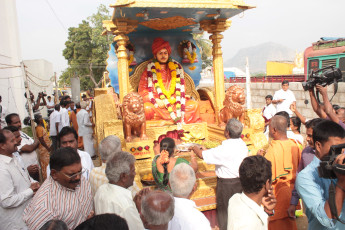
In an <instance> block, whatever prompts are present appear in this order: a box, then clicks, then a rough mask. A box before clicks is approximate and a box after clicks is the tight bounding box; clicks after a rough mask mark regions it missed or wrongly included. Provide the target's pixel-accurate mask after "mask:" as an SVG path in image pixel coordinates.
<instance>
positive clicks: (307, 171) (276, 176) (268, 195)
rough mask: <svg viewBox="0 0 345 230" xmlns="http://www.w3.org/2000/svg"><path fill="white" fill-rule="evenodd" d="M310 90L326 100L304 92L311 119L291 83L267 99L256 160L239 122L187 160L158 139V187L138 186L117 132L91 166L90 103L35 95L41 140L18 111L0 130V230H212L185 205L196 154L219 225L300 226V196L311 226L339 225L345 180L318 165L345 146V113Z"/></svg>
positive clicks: (193, 186)
mask: <svg viewBox="0 0 345 230" xmlns="http://www.w3.org/2000/svg"><path fill="white" fill-rule="evenodd" d="M316 90H317V91H319V93H320V95H321V96H322V98H323V104H321V103H319V101H318V100H317V99H316V97H315V92H314V89H311V90H309V94H310V100H311V104H312V107H313V109H314V111H315V113H316V114H317V115H318V116H319V117H318V118H314V119H309V120H308V119H306V118H305V117H304V116H303V115H302V114H301V113H300V112H299V111H298V110H297V108H296V103H295V102H296V99H295V98H294V96H293V93H292V92H291V91H289V90H288V82H285V81H284V82H283V83H282V89H281V90H279V91H277V92H276V93H275V95H274V96H273V97H272V96H270V95H268V96H267V97H266V106H265V108H264V111H263V116H264V117H265V119H266V120H265V121H266V125H267V127H266V133H267V134H268V136H269V145H268V148H267V149H264V150H259V151H258V153H257V154H256V155H254V156H249V151H248V148H247V145H246V143H245V142H244V141H243V140H242V138H241V134H242V131H243V124H242V123H241V122H240V121H238V120H237V119H230V120H229V121H228V122H227V124H226V127H225V130H224V137H225V138H226V140H225V141H223V142H222V144H221V145H219V146H218V147H215V148H213V149H206V148H205V147H203V146H200V145H193V146H191V147H190V149H189V151H190V162H189V161H187V160H185V159H184V158H182V157H177V156H176V152H177V150H176V144H177V143H178V142H177V141H178V140H176V139H173V138H170V137H168V136H169V135H165V136H162V138H159V139H158V141H157V146H155V151H156V156H155V158H154V159H153V161H152V174H153V177H154V180H155V183H156V187H157V190H151V189H149V188H144V189H141V190H140V188H139V185H138V184H137V183H136V182H135V176H136V167H135V162H136V159H135V157H134V156H133V155H132V154H130V153H128V152H125V151H122V150H121V149H122V147H121V141H120V139H119V137H116V136H114V135H111V136H108V137H106V138H104V139H103V140H102V141H101V142H100V144H99V146H98V151H99V154H100V157H101V161H102V164H101V165H100V166H99V167H94V165H93V161H92V157H93V156H95V150H94V144H93V139H92V127H93V124H92V122H91V120H90V107H89V103H88V102H86V101H82V102H81V103H80V104H78V103H77V104H76V105H75V104H74V103H73V102H71V100H70V97H68V96H65V97H63V98H61V101H60V103H59V104H53V103H50V104H49V105H48V103H47V102H46V101H45V100H43V98H44V95H40V96H39V98H40V99H37V101H36V102H35V103H34V98H33V97H32V96H31V98H32V101H33V104H34V105H33V107H34V110H35V109H36V110H37V108H39V106H42V105H43V106H47V109H48V112H49V115H50V116H49V118H50V122H49V124H50V125H49V127H50V128H49V129H47V125H46V124H45V122H44V119H43V118H42V116H41V115H40V114H39V113H36V114H35V119H34V121H35V123H36V128H35V130H36V133H37V137H38V139H37V140H33V139H32V138H31V137H29V136H28V135H27V134H26V133H24V132H23V131H22V120H21V118H20V117H19V115H18V114H15V113H10V114H8V115H7V116H6V117H5V122H6V127H4V126H2V127H1V129H0V181H1V183H2V186H0V229H78V230H79V229H105V230H106V229H130V230H140V229H162V230H163V229H164V230H166V229H169V230H175V229H176V230H179V229H186V230H188V229H191V230H192V229H205V230H206V229H207V230H210V229H212V228H213V229H214V228H215V226H214V223H211V222H210V220H209V219H208V218H207V217H206V215H204V214H203V213H202V212H200V211H198V209H197V208H196V204H195V203H194V201H193V200H191V199H190V198H191V197H192V195H193V194H194V192H195V191H196V190H197V186H198V183H197V176H196V172H197V171H198V162H197V159H198V158H199V159H203V161H204V162H205V163H207V164H214V165H215V167H216V168H215V173H216V176H217V188H216V202H217V209H216V213H217V222H218V223H217V227H216V228H219V229H221V230H224V229H228V230H235V229H270V230H275V229H279V230H281V229H282V230H284V229H289V230H290V229H297V225H296V217H295V211H296V207H297V206H298V204H299V200H300V199H302V200H303V203H304V204H305V212H306V215H307V217H308V221H309V229H343V228H344V225H343V224H342V223H341V222H340V221H339V220H342V221H344V220H343V214H344V211H345V206H344V205H343V204H344V201H345V175H343V174H342V173H341V172H339V171H334V172H333V171H332V170H331V171H332V172H333V174H332V175H333V177H331V176H329V177H327V176H325V175H324V174H322V175H320V174H319V171H320V170H319V169H318V168H319V167H320V162H322V161H326V158H327V157H328V155H329V154H330V149H331V146H333V147H332V148H334V145H339V144H345V129H344V128H345V125H344V122H345V108H343V107H339V106H338V107H337V106H334V105H333V106H332V105H331V103H330V102H329V99H328V96H327V88H326V87H322V86H316ZM42 97H43V98H42ZM47 99H48V101H49V102H50V100H51V98H49V97H48V98H47ZM41 100H42V101H43V102H41ZM273 104H276V107H275V106H274V105H273ZM37 105H39V106H37ZM87 108H89V109H87ZM34 112H35V111H34ZM294 114H295V116H293V115H294ZM302 124H303V125H305V128H306V138H305V139H306V143H305V141H304V139H303V136H302V135H301V125H302ZM174 136H178V135H174ZM81 137H82V142H83V145H81V139H80V138H81ZM82 149H83V150H82ZM36 151H38V153H39V154H38V155H37V153H36ZM38 156H39V157H38ZM334 158H335V159H334V163H335V164H337V165H340V166H343V165H344V164H345V163H344V159H345V154H338V155H336V156H335V157H334ZM327 159H329V157H328V158H327ZM330 174H331V173H330ZM327 175H328V174H327ZM38 181H40V182H42V181H44V182H43V183H38ZM338 219H339V220H338Z"/></svg>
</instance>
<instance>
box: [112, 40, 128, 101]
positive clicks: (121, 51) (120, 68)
mask: <svg viewBox="0 0 345 230" xmlns="http://www.w3.org/2000/svg"><path fill="white" fill-rule="evenodd" d="M114 41H116V44H117V46H118V48H117V52H116V55H117V59H118V61H117V73H118V80H119V90H120V101H121V102H122V99H123V98H124V96H126V95H127V93H128V92H129V71H128V56H127V52H126V45H127V41H128V37H127V36H126V35H124V34H119V35H117V36H116V37H115V38H114Z"/></svg>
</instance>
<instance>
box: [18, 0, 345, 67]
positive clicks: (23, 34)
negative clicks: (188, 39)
mask: <svg viewBox="0 0 345 230" xmlns="http://www.w3.org/2000/svg"><path fill="white" fill-rule="evenodd" d="M114 2H115V1H114V0H111V1H110V0H68V1H67V0H55V1H53V0H31V1H28V0H17V1H16V4H17V15H18V25H19V35H20V42H21V51H22V57H23V59H24V60H25V59H46V60H48V61H49V62H51V63H53V65H54V71H56V72H58V73H60V72H61V71H62V70H64V69H65V68H66V67H67V61H66V60H65V59H64V57H63V56H62V50H63V49H64V47H65V46H64V44H65V42H66V40H67V36H68V32H67V29H68V28H69V27H75V26H78V24H79V23H81V21H82V20H83V19H86V18H87V17H88V16H90V15H92V14H93V13H95V12H96V10H97V7H98V6H99V5H100V4H104V5H106V6H108V5H109V4H111V3H114ZM245 2H246V3H249V4H252V5H255V6H256V8H255V9H251V10H248V11H246V12H245V13H244V14H241V15H240V16H236V17H234V18H233V19H232V26H231V27H230V28H229V29H228V30H227V31H226V32H225V33H224V39H223V42H222V46H223V56H224V60H228V59H230V58H231V57H232V56H234V55H235V54H236V52H238V51H239V50H240V49H241V48H246V47H251V46H255V45H258V44H261V43H265V42H275V43H279V44H283V45H286V46H287V47H289V48H291V49H294V50H297V51H299V52H300V51H303V50H304V49H305V48H307V47H308V46H310V45H311V43H312V42H316V41H317V40H318V39H319V38H320V37H323V36H327V37H331V36H332V37H341V36H345V33H344V30H343V26H344V25H343V23H342V22H343V21H344V19H343V16H342V15H343V10H344V8H345V1H343V0H328V1H324V0H290V1H286V0H247V1H245ZM50 6H51V7H50ZM52 9H53V11H54V12H55V14H56V15H57V17H56V16H55V15H54V13H53V11H52ZM57 18H58V19H57Z"/></svg>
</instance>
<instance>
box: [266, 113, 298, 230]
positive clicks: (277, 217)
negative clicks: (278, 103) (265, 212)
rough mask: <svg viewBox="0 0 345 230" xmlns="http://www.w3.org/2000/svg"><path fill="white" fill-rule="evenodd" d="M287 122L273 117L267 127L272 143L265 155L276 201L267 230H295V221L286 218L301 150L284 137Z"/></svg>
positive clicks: (284, 119)
mask: <svg viewBox="0 0 345 230" xmlns="http://www.w3.org/2000/svg"><path fill="white" fill-rule="evenodd" d="M286 129H287V120H286V118H285V117H283V116H280V115H275V116H274V117H273V118H272V119H271V122H270V125H269V134H270V137H272V139H273V140H272V141H271V143H270V145H269V147H268V149H267V153H266V155H265V157H266V159H267V160H269V161H271V163H272V186H273V189H274V195H275V196H276V199H277V205H276V207H275V214H274V216H271V217H270V219H269V223H268V229H269V230H274V229H279V230H285V229H286V230H288V229H289V230H294V229H296V230H297V226H296V221H295V219H293V218H290V217H289V216H288V212H287V210H288V208H289V205H290V199H291V192H292V190H293V188H294V184H295V179H296V171H297V167H298V164H299V161H300V159H301V149H300V148H299V147H298V145H297V144H296V142H295V141H293V140H290V139H288V138H287V136H286Z"/></svg>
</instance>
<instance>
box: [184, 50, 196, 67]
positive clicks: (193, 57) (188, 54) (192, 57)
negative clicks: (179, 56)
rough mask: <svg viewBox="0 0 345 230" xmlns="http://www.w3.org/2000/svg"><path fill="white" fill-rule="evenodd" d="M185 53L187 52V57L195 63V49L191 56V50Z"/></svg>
mask: <svg viewBox="0 0 345 230" xmlns="http://www.w3.org/2000/svg"><path fill="white" fill-rule="evenodd" d="M185 53H186V55H187V58H188V60H189V61H190V63H191V64H193V63H194V61H195V58H196V52H194V51H193V56H190V53H189V51H185Z"/></svg>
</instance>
